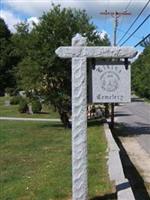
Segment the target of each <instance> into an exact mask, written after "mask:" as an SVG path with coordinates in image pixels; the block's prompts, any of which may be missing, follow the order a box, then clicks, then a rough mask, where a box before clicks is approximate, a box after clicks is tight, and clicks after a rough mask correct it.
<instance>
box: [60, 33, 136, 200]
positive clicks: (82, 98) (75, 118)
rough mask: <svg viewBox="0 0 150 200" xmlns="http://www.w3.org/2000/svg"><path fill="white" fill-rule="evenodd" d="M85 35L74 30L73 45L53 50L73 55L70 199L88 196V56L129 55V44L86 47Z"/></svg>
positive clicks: (130, 54)
mask: <svg viewBox="0 0 150 200" xmlns="http://www.w3.org/2000/svg"><path fill="white" fill-rule="evenodd" d="M85 45H86V38H85V37H82V36H81V35H80V34H77V35H76V36H75V37H74V38H73V39H72V47H59V48H58V49H57V50H56V54H57V55H58V56H59V57H61V58H72V193H73V200H87V199H88V184H87V73H86V71H87V69H86V59H87V58H93V57H94V58H99V57H103V58H107V57H110V58H131V57H134V56H135V55H136V51H135V49H133V48H130V47H87V46H85Z"/></svg>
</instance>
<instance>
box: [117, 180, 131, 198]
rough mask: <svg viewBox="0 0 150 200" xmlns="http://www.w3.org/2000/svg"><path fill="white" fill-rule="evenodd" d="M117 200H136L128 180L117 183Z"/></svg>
mask: <svg viewBox="0 0 150 200" xmlns="http://www.w3.org/2000/svg"><path fill="white" fill-rule="evenodd" d="M116 188H117V200H135V197H134V195H133V192H132V189H131V186H130V183H129V181H128V179H124V180H122V181H120V182H118V183H117V186H116Z"/></svg>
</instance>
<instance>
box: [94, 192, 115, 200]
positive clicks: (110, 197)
mask: <svg viewBox="0 0 150 200" xmlns="http://www.w3.org/2000/svg"><path fill="white" fill-rule="evenodd" d="M116 199H117V194H116V193H112V194H105V195H104V196H97V197H94V198H91V199H90V200H116Z"/></svg>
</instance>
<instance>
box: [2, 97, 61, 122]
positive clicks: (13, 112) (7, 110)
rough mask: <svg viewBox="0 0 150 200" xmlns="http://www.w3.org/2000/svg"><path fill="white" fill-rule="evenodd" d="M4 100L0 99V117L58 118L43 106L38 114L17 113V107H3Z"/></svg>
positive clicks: (56, 114)
mask: <svg viewBox="0 0 150 200" xmlns="http://www.w3.org/2000/svg"><path fill="white" fill-rule="evenodd" d="M6 98H7V97H0V117H21V118H22V117H27V118H59V115H58V113H57V112H54V110H53V109H52V108H50V107H49V106H46V105H43V108H42V112H41V113H38V114H33V115H31V114H27V113H19V111H18V105H10V106H5V100H6Z"/></svg>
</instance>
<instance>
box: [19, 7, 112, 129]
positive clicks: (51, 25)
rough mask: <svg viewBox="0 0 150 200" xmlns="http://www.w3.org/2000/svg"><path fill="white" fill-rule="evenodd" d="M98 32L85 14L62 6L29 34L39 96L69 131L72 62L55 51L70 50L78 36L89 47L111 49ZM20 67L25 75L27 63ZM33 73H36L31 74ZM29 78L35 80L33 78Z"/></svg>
mask: <svg viewBox="0 0 150 200" xmlns="http://www.w3.org/2000/svg"><path fill="white" fill-rule="evenodd" d="M95 29H96V27H95V26H94V25H93V24H92V23H90V18H89V17H88V16H87V14H86V12H85V11H80V10H72V9H66V8H64V9H61V7H60V6H55V5H53V9H51V10H50V11H49V12H48V13H44V14H43V16H42V17H41V18H40V22H39V24H38V25H35V26H34V28H33V30H32V32H31V33H30V41H31V42H30V48H29V50H28V57H30V61H29V60H28V62H29V63H31V60H32V62H34V63H35V62H36V63H37V66H38V73H39V74H38V76H39V78H37V79H36V80H34V81H32V83H34V84H35V87H36V86H37V82H38V91H39V93H40V94H41V95H42V96H44V97H45V99H46V100H47V101H49V102H50V103H51V104H52V105H53V106H54V107H55V108H56V109H57V111H58V112H59V114H60V118H61V120H62V122H63V123H64V125H65V126H66V127H68V126H70V125H69V120H68V117H69V116H68V115H69V113H70V112H71V105H70V102H71V61H70V60H63V59H60V58H58V57H57V56H56V54H55V50H56V49H57V48H58V47H59V46H67V45H69V46H70V45H71V39H72V37H73V36H74V35H75V34H76V33H80V34H82V35H84V36H86V37H87V38H88V44H89V45H108V44H109V41H108V39H107V38H106V39H104V40H102V41H101V40H100V38H99V36H98V35H97V33H96V31H95ZM30 66H31V64H30ZM19 67H20V68H24V69H23V71H25V70H28V66H27V65H26V64H25V63H22V64H21V65H19ZM31 67H32V66H31ZM20 70H21V69H20ZM21 71H22V70H21ZM21 71H20V72H21ZM34 71H35V69H33V72H32V74H33V73H34ZM20 72H19V74H20V75H21V73H20ZM30 74H31V71H30ZM26 75H27V74H26ZM26 75H25V74H24V76H23V77H21V78H22V80H23V79H24V80H25V79H26ZM30 78H31V79H34V76H30ZM39 79H40V82H39ZM32 86H33V87H34V85H32ZM22 87H23V88H25V87H26V85H25V84H23V85H22ZM26 89H27V88H26Z"/></svg>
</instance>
